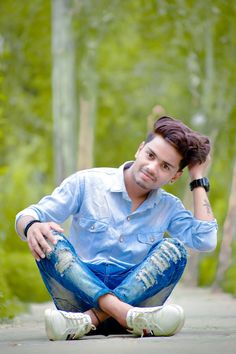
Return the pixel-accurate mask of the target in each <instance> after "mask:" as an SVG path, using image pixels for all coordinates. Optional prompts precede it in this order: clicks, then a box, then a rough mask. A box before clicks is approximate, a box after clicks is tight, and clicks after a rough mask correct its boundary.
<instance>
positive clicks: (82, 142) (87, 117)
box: [78, 97, 96, 170]
mask: <svg viewBox="0 0 236 354" xmlns="http://www.w3.org/2000/svg"><path fill="white" fill-rule="evenodd" d="M95 107H96V101H95V97H94V98H91V100H90V101H88V100H86V99H84V98H83V97H81V98H80V128H79V151H78V169H79V170H83V169H86V168H91V167H92V166H93V155H94V153H93V149H94V134H95V133H94V130H95V112H96V109H95Z"/></svg>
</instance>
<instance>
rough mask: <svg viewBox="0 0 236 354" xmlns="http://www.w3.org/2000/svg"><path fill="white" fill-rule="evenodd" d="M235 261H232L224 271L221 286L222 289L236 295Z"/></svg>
mask: <svg viewBox="0 0 236 354" xmlns="http://www.w3.org/2000/svg"><path fill="white" fill-rule="evenodd" d="M235 279H236V262H234V263H233V264H232V265H231V266H230V267H229V269H228V270H227V271H226V272H225V277H224V280H223V281H222V284H221V286H222V288H223V290H224V291H226V292H228V293H230V294H232V295H233V296H234V297H236V281H235Z"/></svg>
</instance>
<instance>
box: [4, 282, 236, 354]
mask: <svg viewBox="0 0 236 354" xmlns="http://www.w3.org/2000/svg"><path fill="white" fill-rule="evenodd" d="M169 302H175V303H178V304H179V305H181V306H183V308H184V310H185V314H186V322H185V325H184V328H183V329H182V331H181V332H180V333H178V334H176V335H174V336H172V337H151V338H150V337H146V338H137V337H133V336H132V335H127V336H125V335H120V336H117V335H116V336H108V337H104V336H89V337H84V338H82V339H80V340H76V341H57V342H51V341H48V339H47V337H46V334H45V330H44V322H43V312H44V309H45V308H46V307H48V306H52V304H51V303H49V304H42V305H39V304H34V305H31V307H30V312H29V313H27V314H23V315H21V316H19V317H16V318H15V319H14V321H13V322H11V323H5V324H1V325H0V353H4V354H10V353H15V354H28V353H31V354H34V353H42V354H49V353H54V352H55V353H57V354H59V353H66V354H70V353H76V354H79V353H81V354H87V353H88V354H90V353H95V354H100V353H101V354H102V353H111V354H126V353H136V354H139V353H140V354H141V353H142V354H152V353H156V354H162V353H165V354H167V353H168V354H172V353H175V354H179V353H189V354H195V353H199V354H200V353H201V354H205V353H206V354H211V353H214V354H218V353H220V354H222V353H223V354H231V353H234V354H236V299H234V298H233V297H231V296H230V295H228V294H224V293H220V292H217V293H213V292H211V290H210V289H200V288H187V287H182V286H179V287H177V289H176V290H175V291H174V294H173V295H172V297H171V299H170V300H169Z"/></svg>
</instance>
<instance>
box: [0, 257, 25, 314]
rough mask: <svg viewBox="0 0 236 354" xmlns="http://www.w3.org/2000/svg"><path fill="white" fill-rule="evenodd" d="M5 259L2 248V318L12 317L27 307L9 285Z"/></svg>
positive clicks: (0, 283) (0, 294)
mask: <svg viewBox="0 0 236 354" xmlns="http://www.w3.org/2000/svg"><path fill="white" fill-rule="evenodd" d="M5 261H6V257H5V253H4V252H3V250H0V269H1V272H0V319H6V318H12V317H14V316H15V314H16V313H18V312H20V311H22V310H23V309H24V308H25V307H24V306H23V304H22V303H21V302H20V301H19V300H18V299H17V297H16V296H15V295H14V293H13V292H12V289H11V288H10V287H9V284H8V282H7V274H6V262H5Z"/></svg>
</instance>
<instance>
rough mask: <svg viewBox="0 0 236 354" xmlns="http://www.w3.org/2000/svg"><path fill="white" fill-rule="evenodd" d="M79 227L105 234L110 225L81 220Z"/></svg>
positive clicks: (98, 221)
mask: <svg viewBox="0 0 236 354" xmlns="http://www.w3.org/2000/svg"><path fill="white" fill-rule="evenodd" d="M79 225H80V227H82V228H83V229H85V230H86V231H89V232H105V231H106V230H107V229H108V224H107V223H105V222H103V221H100V220H94V219H87V218H80V219H79Z"/></svg>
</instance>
